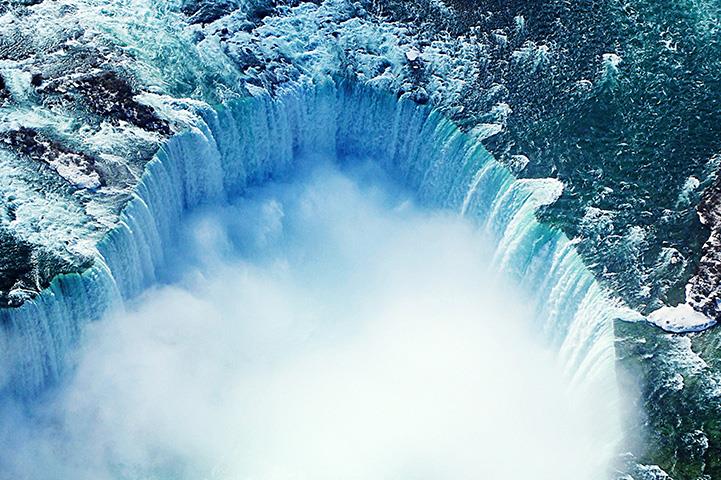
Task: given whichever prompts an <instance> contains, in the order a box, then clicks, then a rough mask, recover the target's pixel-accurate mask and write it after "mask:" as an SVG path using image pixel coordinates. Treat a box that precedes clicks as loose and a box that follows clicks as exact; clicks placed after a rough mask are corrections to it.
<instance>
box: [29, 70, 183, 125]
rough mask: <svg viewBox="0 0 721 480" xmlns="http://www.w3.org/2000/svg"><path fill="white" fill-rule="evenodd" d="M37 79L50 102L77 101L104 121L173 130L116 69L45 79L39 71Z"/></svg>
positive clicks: (40, 92) (38, 84)
mask: <svg viewBox="0 0 721 480" xmlns="http://www.w3.org/2000/svg"><path fill="white" fill-rule="evenodd" d="M33 81H34V82H33V84H34V85H37V86H38V89H37V91H38V93H39V94H41V95H44V96H47V97H49V98H47V99H46V100H45V101H47V102H58V103H64V104H68V103H72V102H77V104H78V106H79V107H80V108H86V109H87V110H89V112H90V113H92V114H94V115H96V116H97V117H100V119H102V120H104V121H107V120H109V121H113V122H115V123H116V124H117V122H121V121H123V122H128V123H130V124H132V125H135V126H137V127H139V128H142V129H143V130H148V131H152V132H156V133H160V134H163V135H170V133H171V130H170V127H169V125H168V123H167V122H166V121H164V120H161V119H160V118H159V117H158V116H157V115H156V113H155V112H154V111H153V109H152V108H150V107H148V106H147V105H142V104H140V103H138V102H137V101H136V100H135V99H134V97H135V95H136V93H137V92H135V91H133V88H132V87H131V86H130V84H129V83H128V81H127V80H126V79H123V78H121V77H120V76H119V75H118V74H117V73H115V72H113V71H109V70H105V71H99V72H90V73H86V74H80V75H77V76H72V77H70V78H67V77H65V78H60V79H57V80H49V81H45V82H43V77H42V75H41V74H35V75H34V76H33Z"/></svg>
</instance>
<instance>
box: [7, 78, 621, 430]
mask: <svg viewBox="0 0 721 480" xmlns="http://www.w3.org/2000/svg"><path fill="white" fill-rule="evenodd" d="M314 154H317V155H318V156H330V157H331V158H348V159H352V158H372V159H378V161H379V162H381V163H382V165H381V167H382V168H383V169H385V170H386V171H387V172H389V174H390V175H391V176H392V177H393V178H394V179H396V180H397V181H398V182H399V183H400V184H402V185H404V186H406V187H408V188H410V189H412V190H413V191H415V192H417V197H418V200H419V202H420V203H421V204H422V205H424V206H427V207H431V208H444V209H451V210H455V211H458V212H459V213H460V214H462V215H465V216H466V217H468V218H470V219H472V220H473V221H474V222H476V223H477V224H478V225H479V227H480V228H485V229H487V230H488V231H489V233H490V234H491V236H492V238H493V239H494V240H495V241H496V244H497V250H496V253H495V258H494V262H495V264H496V266H497V268H498V269H499V270H503V271H506V272H510V274H511V276H512V277H513V278H515V279H516V280H517V281H518V283H519V284H520V285H521V287H522V288H523V289H525V290H526V291H527V292H529V298H533V299H534V301H535V310H534V311H535V313H536V314H535V316H534V318H536V321H537V322H538V323H537V324H535V325H530V326H529V328H532V329H533V331H534V332H538V335H542V336H543V338H544V340H546V341H547V342H548V343H549V344H550V345H551V346H552V347H553V348H554V349H555V350H556V351H557V352H558V356H559V360H560V365H561V366H562V368H564V370H565V372H566V374H567V376H568V377H569V379H570V380H571V382H572V384H581V383H586V382H592V383H594V384H595V385H597V386H598V385H601V386H602V388H604V389H605V390H606V391H608V392H615V391H616V388H617V387H616V379H615V368H614V350H613V325H612V321H613V318H614V316H615V314H616V307H615V304H614V302H612V301H610V299H609V297H608V296H607V295H606V294H605V293H604V291H603V290H602V289H601V288H600V287H599V285H598V284H597V283H596V282H595V280H594V278H593V277H592V275H591V274H590V273H589V272H588V271H587V270H586V268H585V267H584V265H583V263H582V262H581V260H580V258H579V256H578V255H577V253H576V251H575V248H574V246H573V244H572V242H571V241H569V239H568V238H566V237H565V236H564V235H563V234H562V233H560V232H559V231H557V230H554V229H551V228H549V227H548V226H546V225H542V224H540V223H539V222H538V221H537V220H536V217H535V215H534V212H535V210H536V209H537V208H538V207H539V206H540V205H543V204H547V203H549V202H551V201H553V200H555V198H557V196H558V194H559V193H560V185H559V184H558V183H557V182H555V181H553V180H518V179H516V178H515V177H514V176H513V175H512V174H511V173H510V172H509V171H508V170H507V169H506V168H505V167H503V166H502V165H500V164H499V163H497V162H496V161H495V160H494V159H493V158H492V157H491V155H490V154H489V153H488V152H487V151H486V150H485V148H484V147H483V146H482V145H481V143H480V141H479V140H478V139H476V138H473V137H471V136H468V135H466V134H464V133H462V132H461V131H460V130H459V129H458V128H457V127H456V125H454V124H453V123H452V122H451V121H449V120H447V119H446V118H444V117H443V115H441V114H440V113H438V112H437V111H434V110H433V109H431V108H429V107H425V106H420V105H417V104H415V103H413V102H411V101H407V100H403V99H402V100H400V101H399V100H397V99H396V98H395V97H393V96H390V95H387V94H384V93H380V92H377V91H374V90H370V89H368V88H367V87H362V86H359V85H357V84H355V83H350V82H345V81H331V80H327V81H314V82H311V81H307V82H305V83H302V84H298V85H295V86H292V87H286V88H285V89H284V90H282V91H281V92H280V93H279V94H278V95H277V96H276V97H275V98H270V97H269V96H267V95H261V96H256V97H252V98H248V99H245V100H241V101H237V102H234V103H232V104H228V105H225V106H222V107H218V108H217V109H212V108H210V107H207V108H205V109H201V110H200V111H199V112H198V120H197V122H196V124H195V126H194V127H192V128H190V129H188V130H187V131H185V132H184V133H181V134H178V135H176V136H175V137H173V138H172V139H171V140H170V141H169V142H168V143H167V144H166V145H165V146H164V148H162V149H161V150H160V151H159V152H158V154H157V155H156V157H155V159H154V160H153V161H152V162H151V163H149V164H148V166H147V169H146V173H145V175H144V177H143V179H142V181H141V182H140V184H139V186H138V188H137V190H136V192H135V194H134V197H133V199H132V200H131V201H130V202H129V203H128V204H127V206H126V208H125V209H124V211H123V214H122V222H121V224H120V226H119V227H117V228H115V229H114V230H112V231H111V232H110V233H109V234H108V235H107V236H106V237H105V238H104V240H103V241H102V242H101V244H100V245H99V247H98V257H97V261H96V263H95V265H94V266H93V267H92V268H91V269H89V270H88V271H86V272H84V273H82V274H72V275H62V276H59V277H57V278H56V279H55V280H54V281H53V283H52V285H51V287H49V288H48V289H47V290H46V291H44V292H43V293H42V294H41V295H40V296H39V297H38V298H36V299H35V300H33V301H31V302H28V303H26V304H25V305H23V306H22V307H21V308H18V309H7V310H2V311H0V320H2V328H3V332H2V338H1V339H0V342H2V343H0V348H1V352H2V356H3V358H2V368H3V369H4V372H2V376H0V382H2V383H1V385H2V389H3V391H4V392H5V394H6V395H17V396H20V397H25V398H27V397H32V396H34V395H35V394H37V393H38V392H40V391H41V390H42V389H43V388H44V387H45V386H47V385H48V384H52V383H53V382H55V381H57V380H58V379H60V378H61V375H62V374H63V370H64V368H65V365H66V363H67V362H66V360H65V359H66V356H67V354H68V352H69V351H71V349H72V348H73V346H74V345H75V344H76V343H77V341H78V339H79V337H80V335H81V332H82V328H83V325H84V324H85V323H87V322H88V321H91V320H95V319H98V318H100V317H101V316H102V315H103V313H105V312H106V311H107V310H108V309H110V308H112V307H113V306H119V305H121V304H122V300H123V299H129V298H132V297H134V296H136V295H137V294H139V293H140V292H141V291H142V290H143V289H144V288H146V287H148V286H150V285H152V284H153V283H154V282H155V280H156V275H157V273H158V272H159V271H160V270H161V269H162V268H163V265H164V264H165V259H164V253H163V252H164V246H165V245H168V244H169V242H170V239H171V238H172V237H173V234H174V227H175V226H176V225H177V224H178V222H179V221H180V218H181V215H182V214H183V212H185V211H187V210H188V209H192V208H193V207H195V206H198V205H200V204H207V203H213V202H223V201H225V200H226V199H228V198H233V197H235V196H238V195H241V194H242V193H243V192H244V190H245V189H246V188H247V187H248V186H250V185H258V184H261V183H263V182H264V181H266V180H268V179H270V178H277V177H282V176H284V175H287V174H289V173H291V172H292V170H293V169H294V167H295V166H296V165H297V162H298V161H299V160H298V159H300V158H304V159H308V158H312V157H313V155H314ZM349 161H350V160H349ZM497 328H503V325H502V324H499V325H497ZM613 396H615V394H614V395H613ZM610 421H612V420H610Z"/></svg>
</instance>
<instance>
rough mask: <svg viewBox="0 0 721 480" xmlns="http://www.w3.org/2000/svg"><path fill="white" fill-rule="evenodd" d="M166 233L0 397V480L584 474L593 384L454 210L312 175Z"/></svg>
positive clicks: (332, 174) (595, 451)
mask: <svg viewBox="0 0 721 480" xmlns="http://www.w3.org/2000/svg"><path fill="white" fill-rule="evenodd" d="M179 239H180V241H179V245H178V246H176V248H174V249H173V250H172V251H171V252H170V254H169V256H168V257H169V259H170V263H171V265H169V267H168V271H167V272H166V273H167V275H166V278H165V279H164V283H163V284H162V285H159V286H156V287H155V288H153V289H151V290H150V291H148V292H147V293H146V294H145V295H144V296H143V297H142V298H141V299H139V300H138V301H136V302H135V303H133V304H132V305H129V306H128V309H127V311H125V312H122V313H116V314H114V315H112V316H110V317H109V318H106V319H105V320H103V321H102V322H99V323H97V324H94V325H92V326H91V328H90V329H89V332H88V334H87V336H86V339H85V342H84V343H83V346H82V348H81V349H80V350H79V351H78V353H77V356H76V359H75V361H76V363H77V368H76V373H75V374H74V375H73V377H72V378H70V379H69V380H68V381H67V384H66V385H64V386H63V387H62V388H61V389H59V391H56V392H53V393H52V394H51V395H50V396H49V398H48V399H46V400H44V401H43V402H41V403H40V405H38V406H34V407H33V408H32V409H31V411H30V412H27V411H11V407H10V406H8V407H7V408H5V409H4V411H5V415H4V416H3V421H2V423H1V424H0V425H2V426H0V441H1V442H2V445H0V447H2V451H1V452H0V471H2V472H7V473H6V476H3V474H0V478H8V479H10V478H12V479H22V478H28V479H73V480H85V479H87V480H90V479H92V480H103V479H138V480H139V479H218V480H231V479H239V480H240V479H242V480H246V479H247V480H276V479H277V480H291V479H293V480H295V479H298V480H306V479H307V480H326V479H327V480H331V479H332V480H337V479H343V480H353V479H358V480H361V479H362V480H371V479H373V480H376V479H394V480H395V479H397V480H407V479H414V480H416V479H417V480H423V479H453V480H461V479H511V480H516V479H517V480H521V479H523V480H525V479H529V478H535V479H549V480H550V479H553V480H563V479H569V480H570V479H573V480H585V479H591V478H596V477H603V476H604V475H603V471H602V467H603V465H604V464H605V462H606V461H607V460H608V458H609V451H608V449H607V447H606V443H605V442H607V441H608V440H609V438H608V437H607V436H605V433H606V432H605V431H604V428H603V422H604V419H603V418H596V417H595V411H596V409H595V408H594V404H595V403H594V402H598V404H599V405H600V404H601V403H600V402H603V401H604V399H603V397H602V396H599V395H596V396H595V398H594V399H593V400H589V397H587V396H586V395H585V394H582V393H581V392H578V391H576V390H573V389H571V388H569V387H568V386H567V385H566V384H565V382H564V379H563V378H562V377H561V375H560V373H559V372H558V369H557V368H555V365H554V361H553V357H552V355H550V354H549V353H548V352H545V351H544V350H543V349H542V348H541V347H540V346H539V345H538V344H537V343H536V342H535V341H534V339H533V323H534V322H533V318H531V316H530V313H529V312H526V311H524V309H523V308H522V307H523V304H524V301H523V299H522V296H521V295H520V294H519V293H518V292H516V291H515V290H514V289H513V288H512V286H510V285H509V284H507V283H506V282H505V281H504V280H503V278H502V277H501V276H500V275H498V274H495V273H493V272H490V271H489V270H488V264H489V263H490V255H491V253H490V249H489V248H487V247H486V245H485V243H484V239H483V238H482V237H481V235H480V234H478V233H477V232H476V231H475V230H474V229H473V228H472V226H470V225H469V224H467V223H465V222H464V221H463V220H461V219H458V218H455V217H453V216H451V215H449V214H442V213H431V212H427V211H423V210H420V209H418V208H416V207H415V206H414V205H413V204H412V202H410V201H408V199H407V198H405V197H404V195H403V193H402V192H398V191H397V190H394V189H393V188H392V187H391V186H389V185H387V184H386V183H384V182H383V181H381V180H379V179H378V178H377V176H376V175H375V174H372V173H370V174H369V172H367V171H366V172H365V173H357V174H355V175H353V176H346V175H344V174H341V173H339V172H338V171H336V170H333V169H330V168H325V169H320V170H318V171H315V172H314V173H312V174H310V175H308V176H307V177H302V178H299V179H296V181H294V182H293V183H291V184H275V185H271V186H268V187H265V188H263V189H259V190H257V191H255V192H252V194H251V195H250V196H249V197H248V198H247V199H244V200H241V201H239V202H238V203H237V204H235V205H231V206H226V207H208V208H207V209H206V210H204V211H199V212H196V213H195V214H193V216H191V217H189V218H188V221H187V222H186V223H185V224H184V225H183V226H182V227H181V229H180V230H179ZM595 393H596V394H598V393H599V392H595ZM598 411H606V409H605V408H604V409H598Z"/></svg>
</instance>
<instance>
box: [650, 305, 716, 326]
mask: <svg viewBox="0 0 721 480" xmlns="http://www.w3.org/2000/svg"><path fill="white" fill-rule="evenodd" d="M648 321H649V322H651V323H652V324H654V325H656V326H657V327H659V328H661V329H663V330H665V331H667V332H672V333H689V332H701V331H703V330H706V329H708V328H711V327H713V326H714V325H716V320H713V319H711V318H709V317H707V316H706V315H704V314H703V313H701V312H698V311H696V310H694V309H693V307H692V306H691V305H689V304H687V303H682V304H681V305H678V306H676V307H662V308H659V309H658V310H656V311H654V312H652V313H651V314H650V315H649V316H648Z"/></svg>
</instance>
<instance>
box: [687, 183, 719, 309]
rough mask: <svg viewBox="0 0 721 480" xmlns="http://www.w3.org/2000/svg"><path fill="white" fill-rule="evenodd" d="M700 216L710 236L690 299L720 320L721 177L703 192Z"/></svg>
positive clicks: (692, 281) (705, 245)
mask: <svg viewBox="0 0 721 480" xmlns="http://www.w3.org/2000/svg"><path fill="white" fill-rule="evenodd" d="M698 215H699V218H700V219H701V221H702V222H703V223H704V224H705V225H706V226H708V227H709V228H710V229H711V235H710V236H709V239H708V240H707V241H706V243H705V244H704V246H703V250H702V257H701V261H700V262H699V266H698V270H697V272H696V275H695V276H694V277H693V278H692V279H691V281H690V282H689V290H688V296H689V298H688V300H689V302H690V303H691V304H692V305H693V307H694V308H695V309H697V310H699V311H701V312H703V313H704V314H706V315H707V316H709V317H710V318H714V319H717V320H721V177H718V178H717V179H716V182H714V183H713V184H712V185H711V186H710V187H709V188H707V189H706V191H705V192H704V195H703V199H702V201H701V203H700V204H699V206H698Z"/></svg>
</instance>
